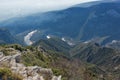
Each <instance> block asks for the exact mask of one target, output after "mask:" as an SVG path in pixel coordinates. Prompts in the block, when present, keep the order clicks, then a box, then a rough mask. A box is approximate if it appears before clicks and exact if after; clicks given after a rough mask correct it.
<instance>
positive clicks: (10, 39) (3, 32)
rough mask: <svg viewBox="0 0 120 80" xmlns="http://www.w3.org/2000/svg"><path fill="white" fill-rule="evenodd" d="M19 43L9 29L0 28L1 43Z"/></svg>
mask: <svg viewBox="0 0 120 80" xmlns="http://www.w3.org/2000/svg"><path fill="white" fill-rule="evenodd" d="M13 43H18V42H17V39H16V38H15V37H14V36H13V35H12V34H11V33H10V32H9V30H7V29H4V28H0V44H13Z"/></svg>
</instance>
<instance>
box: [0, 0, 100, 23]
mask: <svg viewBox="0 0 120 80" xmlns="http://www.w3.org/2000/svg"><path fill="white" fill-rule="evenodd" d="M90 1H98V0H0V21H1V20H6V19H8V18H11V17H16V16H23V15H28V14H32V13H37V12H46V11H52V10H59V9H64V8H67V7H70V6H72V5H75V4H79V3H85V2H90Z"/></svg>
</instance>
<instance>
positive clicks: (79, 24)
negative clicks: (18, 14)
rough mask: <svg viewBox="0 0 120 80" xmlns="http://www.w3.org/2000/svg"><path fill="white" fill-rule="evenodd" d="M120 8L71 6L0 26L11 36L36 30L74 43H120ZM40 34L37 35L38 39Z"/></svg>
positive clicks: (116, 5)
mask: <svg viewBox="0 0 120 80" xmlns="http://www.w3.org/2000/svg"><path fill="white" fill-rule="evenodd" d="M119 5H120V2H119V1H118V2H106V3H101V4H96V5H92V6H90V7H79V6H74V7H71V8H69V9H66V10H62V11H54V12H48V13H42V14H34V15H31V16H27V17H22V18H15V19H10V20H8V21H5V22H3V23H1V24H0V25H1V26H2V27H6V28H8V29H9V30H11V32H12V33H13V34H19V33H24V32H26V31H30V30H36V29H37V30H39V31H41V30H42V31H44V34H47V35H48V34H52V35H57V36H60V37H61V36H62V37H64V36H67V37H71V38H74V39H76V40H89V39H91V38H94V37H105V36H109V38H108V39H107V40H106V41H105V43H106V42H109V41H111V40H113V39H114V40H118V39H120V37H119V34H120V31H119V30H120V27H119V25H120V23H119V20H120V8H119ZM18 27H19V28H20V29H18ZM113 31H114V32H113ZM41 34H42V33H39V35H41ZM36 35H38V34H36ZM21 36H22V37H24V36H23V35H21ZM37 40H38V39H37Z"/></svg>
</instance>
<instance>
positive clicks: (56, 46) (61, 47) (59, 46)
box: [33, 37, 71, 56]
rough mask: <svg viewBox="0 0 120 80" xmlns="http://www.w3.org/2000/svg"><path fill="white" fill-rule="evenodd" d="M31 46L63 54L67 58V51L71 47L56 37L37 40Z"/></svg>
mask: <svg viewBox="0 0 120 80" xmlns="http://www.w3.org/2000/svg"><path fill="white" fill-rule="evenodd" d="M33 46H39V47H40V48H42V49H43V50H48V51H54V52H56V53H58V54H61V55H62V54H63V55H66V56H69V50H70V49H71V46H70V45H69V44H67V43H66V42H64V41H62V40H61V39H60V38H56V37H54V38H50V39H43V40H39V41H38V42H36V43H35V44H33Z"/></svg>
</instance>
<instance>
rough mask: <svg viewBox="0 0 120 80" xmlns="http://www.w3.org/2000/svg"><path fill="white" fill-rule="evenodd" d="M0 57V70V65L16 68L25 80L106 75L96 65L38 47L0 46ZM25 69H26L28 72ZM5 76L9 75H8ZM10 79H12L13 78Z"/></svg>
mask: <svg viewBox="0 0 120 80" xmlns="http://www.w3.org/2000/svg"><path fill="white" fill-rule="evenodd" d="M2 52H3V53H2ZM4 55H6V56H4ZM0 57H1V58H0V70H1V67H2V69H5V68H6V67H7V65H8V66H9V67H7V68H10V70H12V71H13V72H16V70H18V71H17V73H20V74H21V75H23V78H25V80H26V78H27V79H34V80H39V79H41V78H42V77H43V78H44V79H45V80H51V79H50V78H51V76H52V77H53V76H54V75H56V76H59V75H61V76H62V80H86V79H87V80H98V79H103V77H100V75H103V74H104V75H106V74H105V72H104V71H102V70H101V69H99V68H98V67H97V66H94V65H92V64H86V63H83V62H81V61H80V60H77V59H68V58H67V57H65V56H62V55H59V54H56V53H54V52H48V51H47V52H46V51H44V50H43V49H42V48H39V47H30V46H28V47H22V46H20V45H5V46H0ZM9 64H10V65H9ZM38 66H39V67H38ZM42 67H44V68H42ZM48 68H49V69H48ZM51 70H52V71H53V73H52V72H51ZM26 71H28V73H27V72H26ZM29 71H30V72H29ZM5 72H6V71H5ZM31 72H32V73H31ZM1 73H4V72H3V70H2V71H0V78H1ZM26 73H27V74H26ZM6 74H7V73H6ZM53 74H54V75H53ZM26 75H28V77H26ZM5 76H7V77H10V76H9V75H5ZM40 76H41V77H40ZM2 77H4V74H2ZM31 77H32V78H31ZM53 78H54V77H53ZM104 78H107V77H104ZM44 79H43V80H44ZM11 80H14V78H13V79H11ZM18 80H19V79H18ZM20 80H22V79H20ZM52 80H61V79H60V77H58V79H52Z"/></svg>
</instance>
